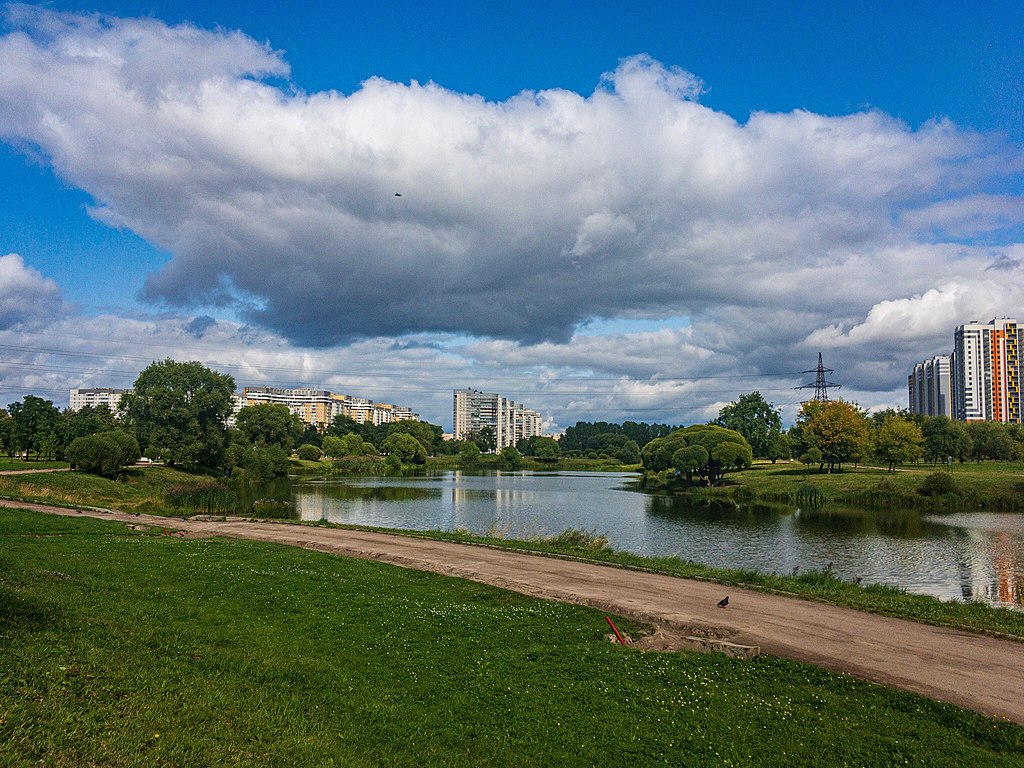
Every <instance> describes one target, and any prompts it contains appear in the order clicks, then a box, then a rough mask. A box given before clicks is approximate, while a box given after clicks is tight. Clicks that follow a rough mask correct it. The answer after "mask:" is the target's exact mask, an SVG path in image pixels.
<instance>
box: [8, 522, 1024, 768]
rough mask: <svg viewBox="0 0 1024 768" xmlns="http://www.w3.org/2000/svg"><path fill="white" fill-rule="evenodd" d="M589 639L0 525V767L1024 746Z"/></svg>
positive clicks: (851, 691) (258, 553)
mask: <svg viewBox="0 0 1024 768" xmlns="http://www.w3.org/2000/svg"><path fill="white" fill-rule="evenodd" d="M157 533H158V532H157ZM622 623H623V625H626V626H627V627H628V624H627V623H626V622H622ZM630 629H631V630H633V631H635V628H632V627H630ZM605 632H606V625H605V623H604V621H603V616H602V614H600V613H599V612H596V611H593V610H590V609H586V608H581V607H578V606H571V605H564V604H559V603H549V602H543V601H540V600H535V599H532V598H527V597H524V596H521V595H518V594H515V593H511V592H505V591H502V590H499V589H496V588H492V587H488V586H483V585H478V584H474V583H471V582H466V581H461V580H456V579H450V578H446V577H443V576H439V575H436V574H430V573H422V572H417V571H408V570H403V569H399V568H395V567H392V566H387V565H382V564H379V563H374V562H368V561H362V560H354V559H346V558H341V557H336V556H331V555H326V554H323V553H316V552H309V551H306V550H302V549H297V548H290V547H284V546H277V545H270V544H262V543H256V542H245V541H230V540H218V539H206V540H201V539H194V540H193V539H178V538H174V537H163V536H160V535H154V534H153V533H146V532H136V531H131V530H129V529H127V527H126V526H124V525H118V524H114V523H110V522H106V521H96V520H88V519H83V518H78V517H74V518H59V517H50V516H47V515H42V514H38V513H30V512H14V511H8V510H0V642H2V643H3V648H4V653H3V654H0V764H4V765H12V766H21V765H24V766H29V765H37V764H44V765H119V766H151V765H169V766H192V765H227V766H231V765H267V766H290V765H307V766H321V765H323V766H326V765H354V766H371V765H372V766H376V765H395V766H404V765H408V766H434V765H438V766H462V765H516V766H532V765H538V766H550V765H625V764H629V765H635V766H645V765H664V764H667V765H689V766H721V765H746V766H817V765H822V764H824V763H827V764H832V765H844V764H848V765H862V766H891V765H896V764H904V763H909V764H919V765H920V764H923V765H931V766H963V765H971V766H1004V765H1005V766H1009V765H1020V755H1021V754H1024V728H1021V727H1019V726H1016V725H1012V724H1008V723H1004V722H996V721H992V720H990V719H987V718H985V717H982V716H980V715H976V714H973V713H970V712H967V711H963V710H960V709H957V708H955V707H952V706H949V705H944V704H938V703H935V702H931V701H928V700H926V699H923V698H921V697H918V696H915V695H913V694H908V693H903V692H899V691H894V690H889V689H886V688H883V687H880V686H877V685H872V684H870V683H865V682H862V681H859V680H855V679H851V678H847V677H844V676H841V675H836V674H833V673H829V672H824V671H821V670H818V669H815V668H812V667H807V666H804V665H801V664H797V663H795V662H789V661H784V660H779V659H771V658H759V659H757V660H755V661H753V662H744V661H737V660H731V659H727V658H725V657H722V656H716V655H710V656H709V655H701V654H690V653H680V654H663V653H642V652H639V651H635V650H632V649H624V648H621V647H618V646H614V645H611V644H609V643H607V642H605V641H604V640H603V639H602V636H603V635H604V634H605Z"/></svg>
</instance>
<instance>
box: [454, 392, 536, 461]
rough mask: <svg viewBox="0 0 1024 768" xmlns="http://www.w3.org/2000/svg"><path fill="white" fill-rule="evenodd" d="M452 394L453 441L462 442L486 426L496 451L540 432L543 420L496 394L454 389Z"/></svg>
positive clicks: (532, 412) (530, 411)
mask: <svg viewBox="0 0 1024 768" xmlns="http://www.w3.org/2000/svg"><path fill="white" fill-rule="evenodd" d="M453 394H454V397H453V407H452V421H453V427H454V429H453V432H452V434H453V435H454V437H455V439H456V440H465V439H466V438H467V437H468V436H469V435H470V434H471V433H473V432H479V431H480V430H481V429H483V428H484V427H490V428H491V430H493V432H494V435H495V438H496V444H497V450H499V451H500V450H501V449H502V448H507V447H508V446H510V445H511V446H514V445H515V444H516V443H518V442H519V441H520V440H522V439H524V438H527V437H534V436H538V435H540V434H541V433H542V431H543V423H544V419H543V417H542V416H541V415H540V414H539V413H538V412H537V411H533V410H530V409H529V408H526V407H525V406H523V405H520V404H518V403H516V402H514V401H512V400H509V399H508V398H506V397H502V396H501V395H499V394H498V393H497V392H480V391H478V390H475V389H456V390H454V393H453Z"/></svg>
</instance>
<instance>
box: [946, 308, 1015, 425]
mask: <svg viewBox="0 0 1024 768" xmlns="http://www.w3.org/2000/svg"><path fill="white" fill-rule="evenodd" d="M1022 334H1024V329H1022V328H1021V326H1020V325H1019V324H1018V323H1017V321H1016V320H1015V319H1013V318H1002V319H999V320H995V319H994V320H992V321H991V322H988V323H979V322H973V321H972V322H970V323H964V324H963V325H960V326H958V327H957V329H956V331H955V332H954V334H953V361H952V370H951V378H952V383H953V418H956V419H961V420H963V421H1003V422H1009V423H1011V424H1020V423H1021V414H1022V407H1021V405H1022V403H1021V375H1022V373H1024V371H1022V369H1021V336H1022Z"/></svg>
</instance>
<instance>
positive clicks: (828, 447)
mask: <svg viewBox="0 0 1024 768" xmlns="http://www.w3.org/2000/svg"><path fill="white" fill-rule="evenodd" d="M797 425H798V426H799V427H800V433H801V435H802V438H803V439H804V440H805V441H807V444H808V446H813V447H815V448H817V449H818V450H819V451H821V455H822V461H823V462H824V463H825V464H827V465H828V471H829V472H832V471H833V470H834V469H837V468H841V467H842V465H843V463H844V462H851V461H860V460H861V459H862V458H863V457H864V456H866V455H867V453H868V449H869V447H870V439H869V436H868V425H867V418H866V417H865V416H864V413H863V412H862V411H861V410H860V409H859V408H857V407H856V406H855V405H853V404H851V403H847V402H844V401H842V400H828V401H826V402H821V401H818V400H812V401H810V402H807V403H804V404H803V407H802V408H801V409H800V413H799V414H798V416H797Z"/></svg>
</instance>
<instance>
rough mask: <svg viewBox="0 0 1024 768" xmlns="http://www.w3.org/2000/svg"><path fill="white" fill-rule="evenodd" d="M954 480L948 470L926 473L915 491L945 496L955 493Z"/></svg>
mask: <svg viewBox="0 0 1024 768" xmlns="http://www.w3.org/2000/svg"><path fill="white" fill-rule="evenodd" d="M958 490H959V489H958V488H957V485H956V480H954V479H953V476H952V475H951V474H950V473H949V472H932V473H931V474H930V475H928V476H927V477H926V478H925V479H924V482H922V483H921V486H920V487H919V488H918V489H917V492H918V493H920V494H921V495H922V496H946V495H948V494H950V493H957V492H958Z"/></svg>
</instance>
